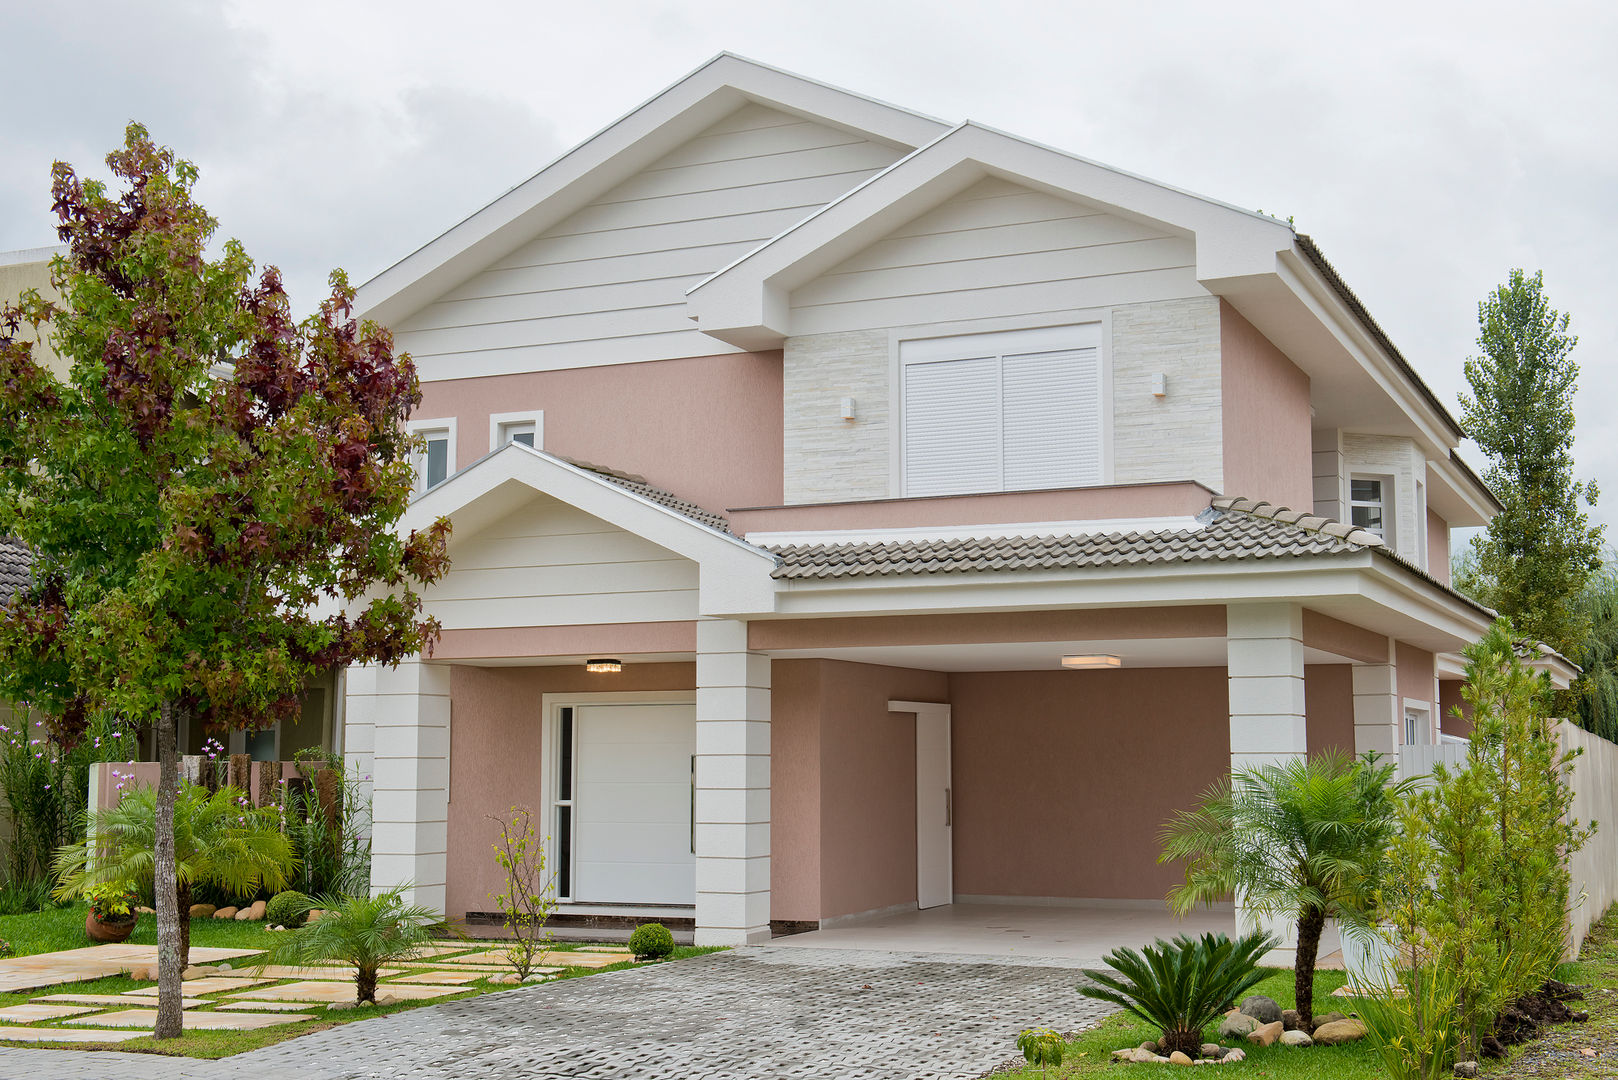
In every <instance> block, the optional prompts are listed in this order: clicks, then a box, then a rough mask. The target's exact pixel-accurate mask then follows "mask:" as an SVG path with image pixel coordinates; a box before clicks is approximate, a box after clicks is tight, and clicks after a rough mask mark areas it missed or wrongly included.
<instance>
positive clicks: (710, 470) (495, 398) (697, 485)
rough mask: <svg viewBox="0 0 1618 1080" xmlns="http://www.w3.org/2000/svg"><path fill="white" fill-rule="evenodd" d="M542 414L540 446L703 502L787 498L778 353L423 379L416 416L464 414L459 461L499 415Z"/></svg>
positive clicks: (719, 506)
mask: <svg viewBox="0 0 1618 1080" xmlns="http://www.w3.org/2000/svg"><path fill="white" fill-rule="evenodd" d="M530 409H542V410H544V413H545V434H544V446H543V449H545V450H548V451H549V452H551V453H553V454H558V455H560V456H562V457H567V458H573V459H575V460H578V461H585V462H588V463H590V464H592V465H602V466H606V467H609V468H612V469H617V470H619V471H621V472H628V473H633V474H636V475H639V476H643V477H645V478H646V479H647V480H648V481H649V482H650V483H652V484H654V485H656V486H658V487H661V488H665V489H667V490H669V491H672V492H674V493H676V494H678V495H680V496H682V497H684V498H687V499H690V500H691V501H692V502H695V503H697V504H698V505H700V506H704V507H707V508H709V509H712V510H723V509H725V508H726V507H728V506H756V505H759V504H762V503H779V502H780V501H781V497H782V456H781V455H782V445H783V444H782V432H781V354H780V353H778V352H772V353H758V354H754V353H736V354H730V355H723V356H699V357H692V358H687V359H680V360H659V361H652V362H648V363H642V364H615V365H610V366H606V367H588V368H569V369H567V370H564V371H533V372H523V373H520V374H516V375H497V376H491V377H488V378H483V379H452V380H448V381H445V382H432V383H425V384H423V386H422V402H421V405H420V406H418V407H417V409H416V411H415V414H414V415H415V416H417V417H422V418H430V419H438V418H441V417H455V418H456V446H455V464H456V467H457V468H459V469H464V468H466V467H467V466H468V465H470V464H472V463H473V462H474V461H476V460H478V458H480V457H482V456H483V455H485V454H487V453H488V452H489V449H490V448H489V416H490V415H491V414H492V413H507V412H521V411H525V410H530Z"/></svg>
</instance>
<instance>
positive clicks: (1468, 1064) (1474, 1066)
mask: <svg viewBox="0 0 1618 1080" xmlns="http://www.w3.org/2000/svg"><path fill="white" fill-rule="evenodd" d="M1455 1075H1456V1076H1459V1077H1460V1078H1461V1080H1476V1077H1477V1075H1478V1063H1477V1062H1475V1061H1457V1062H1456V1063H1455Z"/></svg>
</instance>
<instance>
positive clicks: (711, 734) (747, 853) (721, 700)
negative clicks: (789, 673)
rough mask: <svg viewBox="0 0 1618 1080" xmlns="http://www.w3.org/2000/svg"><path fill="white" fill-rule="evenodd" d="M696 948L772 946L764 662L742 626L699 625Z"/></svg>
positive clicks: (767, 690)
mask: <svg viewBox="0 0 1618 1080" xmlns="http://www.w3.org/2000/svg"><path fill="white" fill-rule="evenodd" d="M696 767H697V776H696V784H697V793H696V798H697V805H696V821H695V825H696V839H697V843H696V847H697V917H696V922H697V927H696V943H697V944H698V945H746V944H751V943H755V942H760V941H768V940H769V938H770V658H769V657H768V656H765V655H764V654H763V653H752V652H748V651H747V624H746V623H745V622H742V621H739V620H735V619H708V620H703V621H701V622H698V623H697V763H696Z"/></svg>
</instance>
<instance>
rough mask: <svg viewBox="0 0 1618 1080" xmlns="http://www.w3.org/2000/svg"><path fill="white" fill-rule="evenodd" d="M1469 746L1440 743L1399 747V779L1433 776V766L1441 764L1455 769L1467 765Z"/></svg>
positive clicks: (1455, 743)
mask: <svg viewBox="0 0 1618 1080" xmlns="http://www.w3.org/2000/svg"><path fill="white" fill-rule="evenodd" d="M1468 746H1469V744H1468V743H1464V742H1446V743H1438V744H1437V745H1434V746H1401V747H1399V779H1401V780H1409V779H1412V778H1417V779H1419V778H1422V777H1427V776H1431V775H1432V772H1433V766H1434V765H1436V764H1438V763H1439V762H1443V763H1444V764H1445V765H1448V766H1450V767H1451V768H1454V767H1456V766H1458V765H1464V764H1465V763H1466V751H1467V748H1468Z"/></svg>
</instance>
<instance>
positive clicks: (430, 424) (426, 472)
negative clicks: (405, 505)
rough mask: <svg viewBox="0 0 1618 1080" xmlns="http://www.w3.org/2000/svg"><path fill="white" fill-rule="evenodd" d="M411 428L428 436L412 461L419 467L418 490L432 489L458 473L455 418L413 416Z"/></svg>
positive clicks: (425, 436) (420, 434) (414, 431)
mask: <svg viewBox="0 0 1618 1080" xmlns="http://www.w3.org/2000/svg"><path fill="white" fill-rule="evenodd" d="M409 430H410V433H411V434H412V435H419V436H421V437H422V439H423V440H425V444H426V445H424V446H422V447H420V448H418V449H417V450H416V452H415V454H414V455H413V456H412V458H411V461H412V463H413V464H414V465H415V467H416V494H418V495H419V494H421V493H422V492H425V491H431V490H432V489H433V488H435V487H437V486H438V485H439V484H442V483H443V482H444V481H445V480H448V479H449V478H450V477H451V476H452V475H454V473H455V421H454V420H453V419H447V420H412V421H410V425H409Z"/></svg>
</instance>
